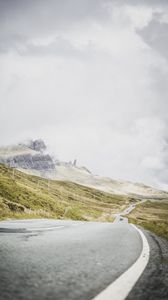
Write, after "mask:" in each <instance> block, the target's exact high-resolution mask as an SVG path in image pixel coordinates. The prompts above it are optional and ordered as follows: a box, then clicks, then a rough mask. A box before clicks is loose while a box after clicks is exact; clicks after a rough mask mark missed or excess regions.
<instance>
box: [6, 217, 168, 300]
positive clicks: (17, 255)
mask: <svg viewBox="0 0 168 300" xmlns="http://www.w3.org/2000/svg"><path fill="white" fill-rule="evenodd" d="M141 251H142V239H141V237H140V235H139V233H138V231H137V230H135V229H134V228H133V227H132V226H131V225H130V224H128V222H127V220H125V219H123V220H122V219H121V220H119V221H118V222H115V223H96V222H77V221H54V220H24V221H4V222H0V300H28V299H31V300H43V299H47V300H50V299H52V300H71V299H73V300H75V299H76V300H89V299H93V298H94V297H95V296H96V295H98V294H99V293H100V292H101V291H102V290H104V289H105V288H106V287H107V286H108V285H109V284H111V283H112V282H114V280H115V279H116V278H118V277H119V276H120V275H121V274H123V273H124V272H125V271H126V270H127V269H128V268H129V267H130V266H132V265H133V263H134V262H135V261H136V260H137V258H138V257H139V256H140V254H141ZM148 273H149V272H148ZM149 275H150V274H149ZM145 280H147V278H145ZM142 284H143V283H141V285H142ZM121 288H122V287H121ZM137 289H138V288H137ZM165 293H166V292H164V295H166V294H165ZM146 294H147V293H146ZM130 297H131V296H130ZM132 297H133V298H130V299H145V298H144V294H142V297H141V295H139V298H138V297H137V298H135V295H134V294H132ZM146 299H155V298H150V297H149V298H146ZM159 299H166V298H164V297H163V298H162V297H160V298H159ZM113 300H117V299H113Z"/></svg>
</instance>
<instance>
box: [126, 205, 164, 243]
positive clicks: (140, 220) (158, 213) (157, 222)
mask: <svg viewBox="0 0 168 300" xmlns="http://www.w3.org/2000/svg"><path fill="white" fill-rule="evenodd" d="M128 219H129V221H130V222H131V223H134V224H137V225H141V226H142V227H144V228H146V229H148V230H150V231H153V232H155V233H156V234H157V235H159V236H162V237H165V238H167V239H168V200H160V201H156V200H148V201H146V202H145V203H140V204H138V205H137V206H136V208H135V209H134V210H133V211H132V212H131V213H130V214H129V215H128Z"/></svg>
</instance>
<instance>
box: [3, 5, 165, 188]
mask: <svg viewBox="0 0 168 300" xmlns="http://www.w3.org/2000/svg"><path fill="white" fill-rule="evenodd" d="M0 28H1V30H0V131H1V139H0V144H1V145H7V144H13V143H18V142H22V141H23V140H27V139H36V138H42V139H44V140H45V142H46V144H47V145H48V146H49V150H50V151H52V153H54V154H55V155H56V157H57V158H58V159H60V160H63V161H69V160H73V159H75V158H77V162H78V164H79V165H84V166H86V167H87V168H89V169H90V170H91V171H92V172H93V173H94V174H99V175H102V176H108V177H111V178H113V179H119V180H129V181H134V182H143V183H145V184H148V185H152V186H155V187H157V188H161V189H165V190H168V130H167V128H168V99H167V95H168V1H167V0H165V1H164V0H160V1H159V0H156V1H155V0H141V1H138V0H118V1H117V0H61V1H60V0H48V1H46V0H29V1H27V0H0Z"/></svg>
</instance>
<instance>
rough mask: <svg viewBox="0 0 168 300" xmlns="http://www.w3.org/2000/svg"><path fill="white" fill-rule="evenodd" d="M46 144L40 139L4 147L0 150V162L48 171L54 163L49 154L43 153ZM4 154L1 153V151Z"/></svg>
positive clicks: (22, 167) (52, 167) (53, 167)
mask: <svg viewBox="0 0 168 300" xmlns="http://www.w3.org/2000/svg"><path fill="white" fill-rule="evenodd" d="M44 150H46V145H45V144H44V142H43V141H42V140H35V141H30V142H29V143H28V144H19V145H18V147H17V148H16V146H15V147H12V146H11V147H6V149H5V148H3V149H1V151H0V163H3V164H6V165H8V166H10V167H14V168H21V169H29V170H38V171H40V170H44V171H49V170H53V169H55V164H54V162H53V160H52V158H51V156H50V155H49V154H45V153H44ZM2 152H3V153H4V155H3V153H2Z"/></svg>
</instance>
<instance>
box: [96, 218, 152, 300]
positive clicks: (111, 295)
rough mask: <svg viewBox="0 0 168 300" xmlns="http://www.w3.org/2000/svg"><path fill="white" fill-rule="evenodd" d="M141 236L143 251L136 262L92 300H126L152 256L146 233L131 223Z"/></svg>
mask: <svg viewBox="0 0 168 300" xmlns="http://www.w3.org/2000/svg"><path fill="white" fill-rule="evenodd" d="M130 225H131V226H132V227H134V229H135V230H137V231H138V233H139V234H140V236H141V239H142V251H141V254H140V256H139V257H138V259H137V260H136V262H135V263H134V264H133V265H132V266H131V267H130V268H129V269H128V270H127V271H125V272H124V273H123V274H122V275H121V276H120V277H118V278H117V279H116V280H115V281H114V282H113V283H111V284H110V285H109V286H108V287H107V288H106V289H104V290H103V291H102V292H101V293H100V294H98V295H97V296H96V297H94V298H93V299H92V300H111V299H113V300H124V299H126V297H127V296H128V294H129V293H130V292H131V290H132V288H133V287H134V285H135V284H136V283H137V281H138V279H139V278H140V276H141V275H142V273H143V271H144V270H145V268H146V266H147V264H148V262H149V257H150V247H149V244H148V241H147V238H146V237H145V235H144V233H143V232H142V231H141V230H140V229H139V228H137V227H136V226H135V225H134V224H130Z"/></svg>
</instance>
